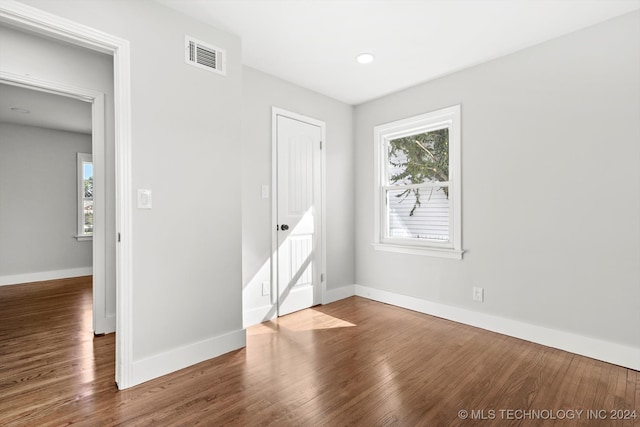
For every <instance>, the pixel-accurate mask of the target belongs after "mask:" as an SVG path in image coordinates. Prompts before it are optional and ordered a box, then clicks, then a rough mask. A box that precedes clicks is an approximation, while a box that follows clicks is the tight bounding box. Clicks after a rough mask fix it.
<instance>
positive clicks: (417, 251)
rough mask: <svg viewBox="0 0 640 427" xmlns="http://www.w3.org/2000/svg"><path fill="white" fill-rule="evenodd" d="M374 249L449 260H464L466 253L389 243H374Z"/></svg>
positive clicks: (455, 250)
mask: <svg viewBox="0 0 640 427" xmlns="http://www.w3.org/2000/svg"><path fill="white" fill-rule="evenodd" d="M373 247H374V248H375V250H377V251H385V252H395V253H399V254H411V255H423V256H431V257H437V258H448V259H462V254H463V253H464V251H460V250H457V249H440V248H427V247H424V248H423V247H418V246H401V245H390V244H388V243H374V244H373Z"/></svg>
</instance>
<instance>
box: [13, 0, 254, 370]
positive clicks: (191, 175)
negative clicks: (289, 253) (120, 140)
mask: <svg viewBox="0 0 640 427" xmlns="http://www.w3.org/2000/svg"><path fill="white" fill-rule="evenodd" d="M24 3H26V4H28V5H31V6H35V7H38V8H41V9H43V10H45V11H47V12H50V13H54V14H56V15H58V16H62V17H64V18H67V19H71V20H73V21H76V22H79V23H81V24H84V25H87V26H89V27H92V28H95V29H98V30H101V31H104V32H107V33H109V34H112V35H114V36H117V37H120V38H123V39H127V40H129V42H130V44H131V118H132V169H133V174H132V183H133V187H134V191H133V192H134V193H135V189H137V188H145V189H151V190H152V191H153V209H150V210H137V209H136V210H134V212H133V224H132V246H133V259H132V265H133V283H132V288H133V301H132V312H133V351H132V354H133V359H134V366H133V371H134V372H133V377H134V382H140V381H144V380H146V379H149V378H152V377H154V376H158V375H161V374H163V373H166V372H169V371H171V370H175V369H178V368H180V367H183V366H186V365H188V364H190V363H194V362H195V361H197V360H198V359H200V360H202V359H206V358H208V357H213V356H215V355H217V354H220V352H223V351H228V350H230V349H232V348H238V347H240V346H242V345H244V330H243V328H242V295H241V289H242V282H241V254H240V251H241V247H240V245H241V237H240V236H241V228H240V227H241V213H240V209H241V200H240V191H241V184H240V174H241V170H240V168H239V167H238V166H237V163H236V162H234V161H230V160H233V159H237V160H238V161H239V160H240V155H241V150H240V142H241V141H240V107H241V82H242V67H241V64H240V56H241V51H240V40H239V39H238V38H237V37H236V36H233V35H230V34H227V33H224V32H221V31H218V30H216V29H214V28H212V27H210V26H208V25H205V24H203V23H201V22H199V21H196V20H194V19H191V18H187V17H185V16H183V15H180V14H178V13H176V12H174V11H172V10H170V9H168V8H166V7H164V6H161V5H159V4H157V3H155V2H152V1H147V0H145V1H121V2H114V1H73V0H62V1H56V2H51V1H47V0H28V1H25V2H24ZM185 34H189V35H191V36H193V37H195V38H197V39H199V40H202V41H204V42H208V43H210V44H213V45H215V46H219V47H221V48H223V49H226V51H227V53H228V62H227V76H226V77H224V76H221V75H218V74H215V73H210V72H207V71H205V70H202V69H199V68H196V67H192V66H189V65H187V64H185V63H184V45H183V43H184V37H185ZM222 159H224V161H221V160H222ZM233 177H236V178H237V179H233ZM219 186H224V187H219ZM221 188H224V191H223V190H222V189H221ZM222 194H224V197H222Z"/></svg>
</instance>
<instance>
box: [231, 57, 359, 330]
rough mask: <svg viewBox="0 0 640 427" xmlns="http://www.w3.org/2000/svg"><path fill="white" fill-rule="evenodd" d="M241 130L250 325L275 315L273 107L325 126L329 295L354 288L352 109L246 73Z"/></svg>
mask: <svg viewBox="0 0 640 427" xmlns="http://www.w3.org/2000/svg"><path fill="white" fill-rule="evenodd" d="M243 101H244V104H243V125H242V138H243V148H242V160H243V163H242V171H243V172H242V177H243V179H242V208H243V209H242V229H243V235H242V252H243V264H242V265H243V268H242V274H243V279H242V282H243V288H244V291H243V298H244V311H245V325H249V324H254V323H258V322H260V321H261V320H263V319H264V317H265V316H267V315H269V314H270V315H273V314H274V311H273V307H271V306H270V298H269V297H268V296H265V297H263V296H262V282H264V281H266V282H268V281H269V280H270V274H271V270H270V266H269V257H270V253H271V202H272V201H271V199H263V198H262V197H261V186H262V185H265V184H266V185H269V186H271V147H272V143H271V107H279V108H283V109H285V110H288V111H292V112H295V113H298V114H302V115H305V116H308V117H312V118H314V119H318V120H321V121H323V122H325V124H326V133H327V135H326V137H327V140H326V142H325V145H324V146H325V149H326V172H327V200H326V212H327V218H326V224H327V230H326V231H327V266H326V272H327V274H326V283H327V289H328V290H332V289H336V288H339V287H342V286H345V285H353V284H354V275H355V265H354V257H355V254H354V245H353V242H354V227H353V221H354V216H353V212H354V209H353V208H354V206H353V185H352V183H353V173H354V169H353V162H354V149H353V130H352V119H353V114H352V113H353V108H352V107H351V106H349V105H347V104H344V103H341V102H339V101H336V100H334V99H331V98H328V97H326V96H323V95H320V94H318V93H315V92H312V91H309V90H307V89H304V88H301V87H299V86H295V85H293V84H291V83H288V82H286V81H283V80H280V79H278V78H276V77H273V76H271V75H269V74H265V73H263V72H261V71H258V70H255V69H253V68H249V67H244V79H243Z"/></svg>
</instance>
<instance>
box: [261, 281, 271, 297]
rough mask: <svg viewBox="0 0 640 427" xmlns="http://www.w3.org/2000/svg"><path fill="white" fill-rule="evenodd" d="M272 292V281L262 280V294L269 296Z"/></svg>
mask: <svg viewBox="0 0 640 427" xmlns="http://www.w3.org/2000/svg"><path fill="white" fill-rule="evenodd" d="M270 294H271V283H269V282H262V296H263V297H268V296H269V295H270Z"/></svg>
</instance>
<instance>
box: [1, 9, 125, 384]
mask: <svg viewBox="0 0 640 427" xmlns="http://www.w3.org/2000/svg"><path fill="white" fill-rule="evenodd" d="M0 22H3V23H7V24H10V25H13V26H16V27H18V28H22V29H24V30H27V31H30V32H35V33H38V34H40V35H42V36H44V37H48V38H52V39H57V40H62V41H65V42H68V43H72V44H74V45H77V46H80V47H84V48H86V49H90V50H95V51H98V52H102V53H106V54H109V55H112V56H113V71H114V73H113V74H114V75H113V80H114V82H113V84H114V113H115V114H114V118H115V123H114V127H115V152H116V157H115V181H116V186H115V187H116V195H115V205H116V209H115V211H116V212H115V214H116V215H115V216H116V230H117V233H118V236H119V238H118V239H117V242H116V331H117V334H116V360H115V363H116V369H115V371H116V377H115V381H116V383H117V384H118V388H119V389H125V388H128V387H131V386H132V385H133V382H132V379H133V375H132V374H133V352H132V350H133V349H132V347H133V327H132V323H133V310H132V278H133V268H132V235H131V234H132V233H131V232H132V216H133V215H132V214H133V203H132V191H131V157H132V156H131V78H130V68H131V67H130V48H129V41H128V40H124V39H121V38H119V37H115V36H113V35H111V34H107V33H105V32H102V31H99V30H95V29H93V28H91V27H88V26H86V25H83V24H79V23H77V22H74V21H71V20H69V19H65V18H61V17H59V16H57V15H54V14H51V13H48V12H45V11H42V10H40V9H37V8H34V7H31V6H28V5H25V4H23V3H19V2H17V1H15V0H2V1H0Z"/></svg>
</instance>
